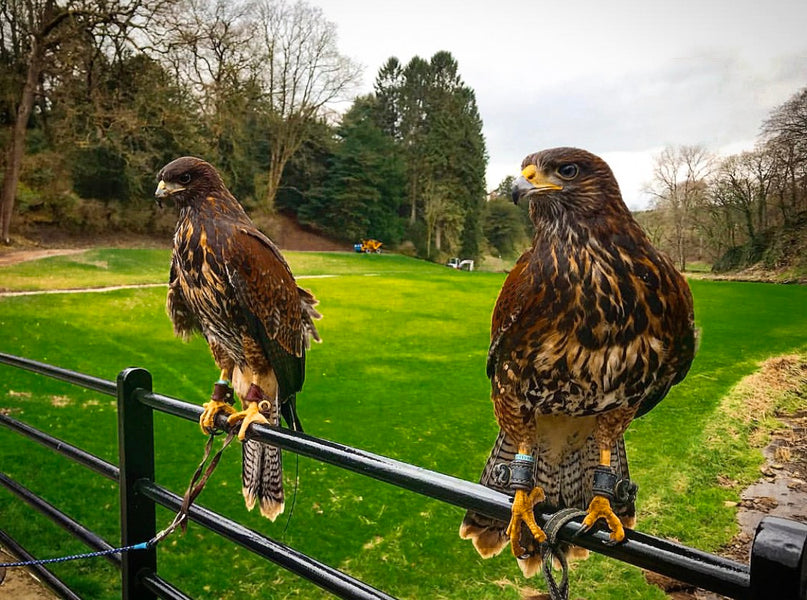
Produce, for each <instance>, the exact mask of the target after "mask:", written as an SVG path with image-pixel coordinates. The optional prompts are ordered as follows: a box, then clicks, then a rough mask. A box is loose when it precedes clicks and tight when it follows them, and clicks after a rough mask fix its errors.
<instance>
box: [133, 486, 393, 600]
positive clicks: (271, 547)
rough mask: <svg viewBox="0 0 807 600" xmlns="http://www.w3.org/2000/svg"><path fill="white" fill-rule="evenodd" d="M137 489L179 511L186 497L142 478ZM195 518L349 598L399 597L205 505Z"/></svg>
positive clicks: (382, 599) (195, 511) (192, 514)
mask: <svg viewBox="0 0 807 600" xmlns="http://www.w3.org/2000/svg"><path fill="white" fill-rule="evenodd" d="M136 488H137V491H138V492H139V493H141V494H143V495H144V496H146V497H147V498H149V499H151V500H153V501H154V502H156V503H157V504H160V505H162V506H164V507H166V508H168V509H170V510H175V511H177V510H179V508H180V506H181V504H182V498H181V497H180V496H178V495H177V494H174V493H173V492H170V491H169V490H166V489H165V488H163V487H161V486H159V485H157V484H155V483H154V482H152V481H148V480H146V479H141V480H139V481H138V482H137V486H136ZM189 516H190V518H191V520H193V521H196V522H197V523H200V524H201V525H204V526H205V527H206V528H207V529H210V530H211V531H213V532H215V533H217V534H219V535H220V536H222V537H224V538H227V539H228V540H230V541H231V542H235V543H236V544H239V545H240V546H243V547H244V548H246V549H247V550H250V551H251V552H254V553H255V554H257V555H258V556H262V557H263V558H266V559H268V560H271V561H272V562H273V563H276V564H278V565H280V566H281V567H283V568H284V569H286V570H287V571H289V572H291V573H295V574H297V575H299V576H300V577H303V578H305V579H307V580H308V581H311V582H312V583H315V584H316V585H318V586H319V587H321V588H322V589H324V590H327V591H328V592H331V593H332V594H335V595H337V596H339V597H340V598H347V599H349V600H395V598H394V597H393V596H390V595H388V594H386V593H384V592H382V591H380V590H377V589H376V588H374V587H372V586H371V585H369V584H367V583H364V582H363V581H359V580H358V579H354V578H353V577H351V576H350V575H347V574H346V573H342V572H341V571H339V570H338V569H334V568H333V567H330V566H328V565H326V564H324V563H321V562H319V561H317V560H315V559H313V558H311V557H309V556H306V555H305V554H303V553H302V552H299V551H297V550H295V549H294V548H290V547H289V546H286V545H285V544H281V543H280V542H276V541H274V540H272V539H270V538H268V537H265V536H263V535H261V534H259V533H258V532H256V531H253V530H252V529H248V528H247V527H244V526H243V525H241V524H240V523H236V522H235V521H231V520H230V519H227V518H226V517H224V516H222V515H219V514H217V513H215V512H213V511H211V510H209V509H206V508H203V507H201V506H197V505H193V506H191V510H190V514H189Z"/></svg>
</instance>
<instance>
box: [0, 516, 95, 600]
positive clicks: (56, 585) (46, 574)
mask: <svg viewBox="0 0 807 600" xmlns="http://www.w3.org/2000/svg"><path fill="white" fill-rule="evenodd" d="M0 545H2V546H3V547H5V548H6V549H7V550H8V551H9V553H10V554H13V555H14V556H16V557H17V560H18V561H20V562H22V561H27V560H36V557H35V556H33V555H32V554H31V553H30V552H28V551H27V550H26V549H25V548H23V547H22V546H20V545H19V544H18V543H17V540H15V539H14V538H13V537H11V536H10V535H8V534H7V533H6V532H5V531H3V530H2V529H0ZM28 569H30V570H31V571H33V572H34V573H36V576H37V577H38V578H39V579H40V580H41V581H42V582H43V583H44V584H45V585H46V586H47V587H48V588H49V589H50V590H51V591H53V592H54V593H55V594H56V595H58V596H59V597H60V598H62V599H63V600H81V596H79V595H78V594H76V593H75V592H74V591H73V590H71V589H70V588H69V587H67V584H66V583H65V582H64V581H62V580H61V579H59V578H58V577H56V575H54V574H53V573H51V572H50V571H48V569H47V568H46V567H45V565H31V566H30V567H28Z"/></svg>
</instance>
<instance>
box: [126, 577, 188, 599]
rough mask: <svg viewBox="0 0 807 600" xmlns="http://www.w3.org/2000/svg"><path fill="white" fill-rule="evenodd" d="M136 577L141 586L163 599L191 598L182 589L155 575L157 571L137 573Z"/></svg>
mask: <svg viewBox="0 0 807 600" xmlns="http://www.w3.org/2000/svg"><path fill="white" fill-rule="evenodd" d="M138 578H139V580H140V583H142V584H143V587H144V588H146V589H147V590H148V591H150V592H152V593H153V594H156V595H157V597H158V598H162V599H163V600H193V599H192V598H191V597H190V596H188V595H186V594H185V593H184V592H183V591H182V590H180V589H178V588H175V587H174V586H173V585H171V584H170V583H168V582H167V581H166V580H165V579H163V578H162V577H160V576H159V575H157V573H152V572H144V573H139V574H138Z"/></svg>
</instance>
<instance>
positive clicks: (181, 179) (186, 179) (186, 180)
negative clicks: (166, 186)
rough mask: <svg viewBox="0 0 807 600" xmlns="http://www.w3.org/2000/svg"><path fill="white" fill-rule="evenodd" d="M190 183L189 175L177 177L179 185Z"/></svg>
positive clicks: (184, 174)
mask: <svg viewBox="0 0 807 600" xmlns="http://www.w3.org/2000/svg"><path fill="white" fill-rule="evenodd" d="M190 182H191V174H190V173H183V174H182V175H180V176H179V183H181V184H183V185H185V184H187V183H190Z"/></svg>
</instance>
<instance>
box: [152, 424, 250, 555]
mask: <svg viewBox="0 0 807 600" xmlns="http://www.w3.org/2000/svg"><path fill="white" fill-rule="evenodd" d="M235 431H236V430H233V431H230V432H229V433H228V434H227V437H226V438H225V439H224V443H223V444H222V445H221V448H220V449H219V451H218V452H216V454H214V455H213V459H212V460H211V461H210V464H209V465H207V468H206V469H205V464H206V463H207V459H208V458H209V457H210V452H211V450H212V448H213V440H214V439H215V437H216V434H215V433H211V434H210V437H208V439H207V443H206V444H205V452H204V456H203V457H202V462H200V463H199V466H198V467H196V471H195V472H194V473H193V477H191V481H190V483H189V484H188V489H187V490H186V491H185V496H184V497H183V499H182V505H181V506H180V507H179V512H178V513H177V514H176V516H175V517H174V520H173V521H172V522H171V524H170V525H169V526H168V527H166V528H165V529H163V530H162V531H160V532H159V533H158V534H157V535H155V536H154V537H153V538H151V540H149V542H148V546H149V547H150V548H151V547H153V546H156V545H157V544H159V543H160V542H161V541H163V540H164V539H165V538H166V537H168V536H169V535H171V534H172V533H173V532H174V530H175V529H176V528H177V527H181V528H182V532H183V533H184V532H185V530H186V529H187V527H188V512H189V511H190V509H191V506H192V505H193V502H194V500H196V497H197V496H198V495H199V494H201V493H202V490H203V489H204V487H205V484H206V483H207V480H208V479H210V476H211V475H212V474H213V471H215V470H216V467H217V466H218V464H219V460H220V459H221V455H222V453H223V452H224V450H225V449H226V448H227V446H229V445H230V442H232V441H233V439H234V438H235Z"/></svg>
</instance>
